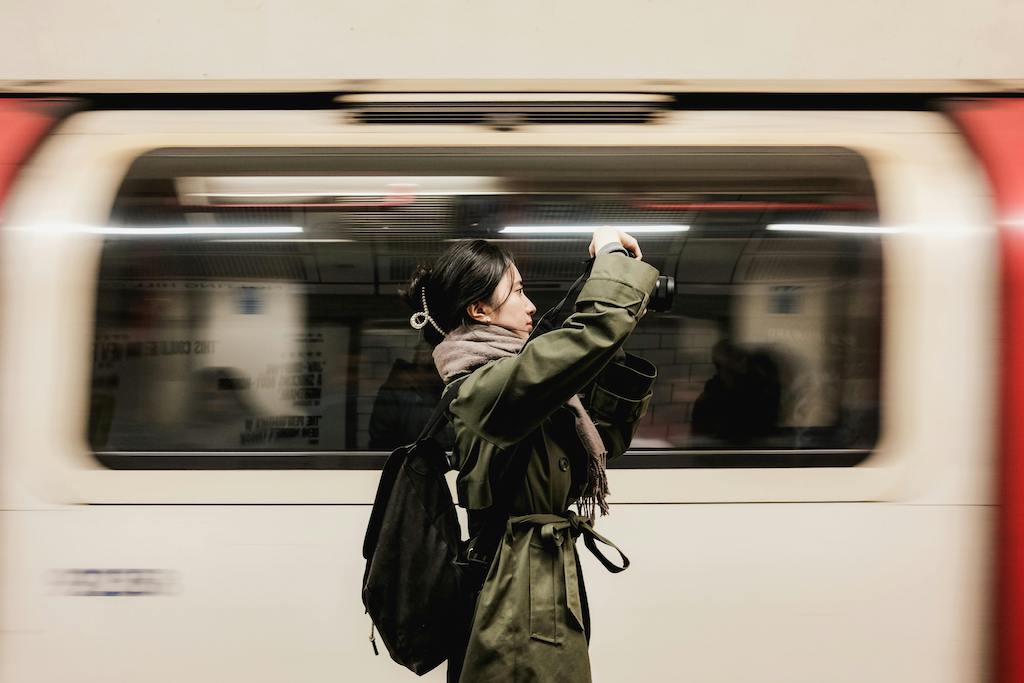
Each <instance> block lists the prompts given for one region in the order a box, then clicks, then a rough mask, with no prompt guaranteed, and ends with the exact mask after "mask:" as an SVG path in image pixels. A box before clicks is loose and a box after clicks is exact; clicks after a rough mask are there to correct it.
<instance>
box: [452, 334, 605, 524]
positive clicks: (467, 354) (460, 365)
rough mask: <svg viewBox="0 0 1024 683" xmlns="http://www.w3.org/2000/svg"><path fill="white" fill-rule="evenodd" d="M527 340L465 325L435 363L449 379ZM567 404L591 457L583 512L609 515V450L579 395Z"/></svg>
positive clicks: (581, 503) (514, 351)
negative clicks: (598, 512) (607, 470)
mask: <svg viewBox="0 0 1024 683" xmlns="http://www.w3.org/2000/svg"><path fill="white" fill-rule="evenodd" d="M523 343H524V340H523V338H522V337H520V336H519V335H518V334H516V333H515V332H513V331H511V330H507V329H505V328H503V327H498V326H497V325H482V324H472V325H462V326H461V327H457V328H455V329H454V330H452V331H451V332H449V333H448V335H447V336H446V337H445V339H444V341H442V342H441V343H440V344H438V345H437V347H435V348H434V365H435V366H436V367H437V371H438V372H439V373H441V379H443V380H444V381H445V382H448V381H449V380H450V379H452V378H454V377H456V376H457V375H460V374H463V373H466V372H471V371H473V370H475V369H476V368H478V367H480V366H481V365H483V364H484V363H488V362H490V361H492V360H495V359H498V358H505V357H507V356H514V355H515V354H517V353H519V351H520V349H522V348H523ZM566 406H568V408H569V409H570V410H571V411H572V412H573V414H574V415H575V417H576V433H577V434H579V437H580V440H581V441H582V442H583V447H584V448H585V449H586V451H587V455H588V456H589V461H588V462H589V464H588V467H587V483H586V485H585V486H584V487H583V493H582V495H581V496H580V500H579V502H578V503H577V507H578V508H579V511H580V514H581V515H582V516H584V517H587V518H589V519H590V520H591V521H593V520H594V518H595V516H596V512H597V510H600V511H601V515H606V514H608V501H607V496H608V475H607V472H606V471H605V470H606V467H607V461H608V449H607V448H605V445H604V442H603V441H601V435H600V434H599V433H598V431H597V427H595V426H594V423H593V421H592V420H591V419H590V416H589V415H588V414H587V410H586V408H584V407H583V403H582V401H580V397H579V396H575V395H574V396H573V397H572V398H570V399H569V400H568V401H567V402H566Z"/></svg>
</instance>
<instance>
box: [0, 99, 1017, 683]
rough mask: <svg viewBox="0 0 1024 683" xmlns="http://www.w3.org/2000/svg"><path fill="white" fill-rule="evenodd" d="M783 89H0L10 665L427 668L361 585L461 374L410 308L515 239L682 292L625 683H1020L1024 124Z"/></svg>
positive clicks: (530, 274) (657, 417)
mask: <svg viewBox="0 0 1024 683" xmlns="http://www.w3.org/2000/svg"><path fill="white" fill-rule="evenodd" d="M99 101H100V102H101V105H102V100H99ZM773 101H775V102H778V103H780V105H782V106H780V107H779V108H778V109H771V108H769V107H767V106H757V107H753V108H749V109H745V110H742V109H723V108H722V107H721V106H709V107H706V108H691V107H689V106H688V105H687V100H686V99H685V98H681V99H676V98H674V97H671V96H667V95H662V94H658V93H654V94H647V95H628V94H613V95H608V94H604V95H581V94H579V93H577V94H574V95H572V96H565V97H561V98H560V97H559V96H558V95H553V94H547V95H530V94H520V95H516V94H508V95H503V96H495V95H484V94H478V95H475V96H473V95H465V94H463V95H460V96H459V97H455V96H447V97H446V96H444V95H434V96H429V97H425V96H417V97H412V96H409V97H405V96H402V95H391V96H383V95H378V96H370V95H362V96H350V97H348V98H342V99H341V101H340V103H339V104H338V105H337V106H336V107H329V108H327V107H325V108H323V109H316V108H313V109H309V108H305V109H293V108H290V107H289V100H288V98H286V97H283V98H280V99H278V100H275V101H274V102H275V107H274V108H262V109H249V108H239V109H233V110H224V109H219V108H218V107H219V106H220V105H219V104H214V105H204V104H203V100H202V99H201V98H197V99H195V105H196V106H194V107H192V108H186V109H182V108H181V107H175V108H174V110H172V109H162V108H161V107H160V105H159V102H158V103H157V104H153V102H152V101H150V100H147V101H146V102H145V103H138V104H137V105H133V104H132V102H131V100H130V98H128V99H124V98H122V100H119V101H118V102H119V103H118V104H117V105H116V106H115V105H110V104H107V105H102V106H96V104H95V101H93V104H92V105H90V100H79V101H72V102H67V101H55V100H46V99H41V98H32V97H12V98H7V99H0V130H2V131H4V132H3V135H2V136H0V155H3V156H2V158H3V159H4V160H5V161H4V163H5V164H7V166H6V167H5V168H7V169H9V170H10V172H9V173H7V180H4V176H2V175H0V210H2V220H3V228H2V235H0V260H2V263H0V276H2V282H3V285H2V289H0V401H2V405H3V408H2V427H0V457H2V459H0V493H2V503H3V505H2V508H3V513H2V527H0V532H2V535H0V544H2V553H0V557H2V572H0V581H2V584H0V617H2V625H3V631H2V648H3V651H2V660H0V661H2V663H0V673H2V679H3V680H4V681H17V682H18V683H22V682H25V681H46V682H50V681H66V680H89V681H92V680H96V681H100V680H103V681H109V680H140V681H141V680H146V681H176V680H182V679H186V678H187V679H188V680H197V681H198V680H209V681H224V680H246V681H282V680H303V681H305V680H310V681H312V680H331V679H336V680H360V681H364V680H365V681H371V680H372V681H400V680H406V679H408V674H406V672H404V671H403V670H401V669H399V668H398V667H396V666H393V665H392V664H391V663H390V662H388V661H387V660H386V658H383V657H381V658H374V657H373V656H372V655H371V654H370V650H369V646H368V644H367V642H366V632H367V630H368V626H369V623H368V621H367V620H365V619H364V618H362V609H361V606H360V603H359V595H358V585H359V576H360V573H361V571H362V563H361V557H360V554H359V548H360V538H361V533H362V530H363V528H364V525H365V520H366V517H367V514H368V512H369V504H370V502H371V500H372V496H373V493H374V489H375V483H376V477H377V473H376V468H377V467H379V466H380V464H381V463H382V461H383V457H384V455H385V454H386V452H387V451H389V450H390V449H392V448H393V447H394V446H396V445H398V444H401V443H405V442H408V441H410V440H411V438H412V437H413V436H414V435H415V433H416V432H417V431H418V429H419V427H420V426H421V425H422V422H423V420H425V418H426V416H427V415H428V414H429V412H430V410H431V408H432V407H433V403H434V401H436V399H437V397H438V396H439V394H440V391H441V388H442V385H441V383H440V379H439V378H438V377H437V374H436V372H435V371H434V369H433V364H432V361H431V359H430V354H429V348H428V347H427V346H426V345H425V344H424V343H423V342H421V341H420V339H419V336H418V333H417V332H416V331H414V330H413V329H411V328H410V327H409V325H408V317H409V315H410V313H411V311H409V310H408V309H407V308H405V307H404V305H403V304H402V303H401V302H400V301H399V299H398V297H397V296H396V290H397V288H398V287H399V286H400V285H401V284H402V283H403V282H406V281H407V280H408V277H409V275H410V273H411V272H412V269H413V268H414V266H415V265H416V264H417V262H420V261H425V260H428V259H430V258H431V257H433V256H434V255H436V254H437V253H439V252H440V251H441V250H442V249H443V248H444V247H445V245H446V244H447V243H448V242H449V241H451V240H454V239H459V238H465V237H484V238H487V239H494V240H500V241H501V242H502V243H504V244H506V245H507V246H508V247H509V249H510V250H511V251H512V252H513V253H514V254H515V255H516V258H517V262H518V265H519V267H520V269H521V271H522V273H523V276H524V280H525V282H526V288H527V290H528V291H529V293H530V296H531V298H533V299H534V301H535V302H536V303H537V306H538V308H540V309H541V310H543V309H544V308H546V307H547V306H548V305H550V304H552V303H554V302H555V301H557V300H558V299H559V298H560V297H561V296H562V294H563V293H564V291H565V288H566V286H567V285H568V284H569V283H571V281H572V280H573V279H574V278H575V277H576V276H577V275H578V272H579V270H580V268H581V260H582V257H583V256H585V252H586V245H587V242H588V240H589V232H590V231H591V230H592V229H593V228H594V227H595V226H598V225H615V226H620V227H622V228H623V229H625V230H627V231H628V232H631V233H633V234H634V235H635V236H636V237H637V238H638V239H639V240H640V243H641V245H642V246H643V250H644V255H645V260H648V261H649V262H651V263H653V264H654V265H655V266H656V267H658V268H659V269H660V270H661V272H662V273H663V274H667V275H673V276H674V277H675V280H676V283H677V284H676V286H677V290H676V295H675V302H674V305H673V307H672V309H671V310H670V311H667V312H664V313H657V314H650V315H648V316H647V317H646V318H645V319H644V320H643V321H642V322H641V324H640V326H639V327H638V329H637V332H636V333H635V334H634V335H633V336H632V337H631V338H630V340H629V342H628V344H627V349H628V350H630V351H632V352H634V353H637V354H639V355H642V356H645V357H647V358H649V359H650V360H652V361H653V362H654V363H655V364H656V365H657V366H658V368H659V378H658V381H657V384H656V388H655V393H654V397H653V400H652V402H651V405H650V410H649V412H648V415H647V417H646V418H645V419H644V421H643V422H642V424H641V425H640V427H639V430H638V432H637V434H636V437H635V439H634V442H633V448H632V449H631V450H630V452H629V453H627V454H626V455H625V456H623V457H622V458H621V459H620V460H619V461H618V462H616V463H615V469H614V471H613V472H612V473H611V488H612V500H613V510H612V515H611V516H610V517H608V518H605V519H602V520H601V528H602V530H603V531H604V532H606V533H607V534H608V535H609V536H610V537H612V538H614V539H615V540H616V541H618V542H619V543H620V544H621V545H622V546H623V548H624V550H625V551H626V552H627V553H628V554H629V555H630V556H631V558H632V560H633V567H632V568H631V569H630V570H629V571H628V572H626V573H625V574H622V575H620V576H616V577H609V576H606V575H604V573H603V572H598V571H591V572H590V574H589V576H588V578H589V579H590V581H591V585H592V590H591V593H592V596H591V600H592V602H593V609H594V612H595V624H596V630H595V634H594V639H593V644H592V645H593V646H592V659H593V661H594V671H595V676H596V680H598V681H623V680H629V679H641V680H693V681H704V682H710V681H723V682H724V681H753V680H771V681H787V682H795V681H805V682H808V683H812V682H813V683H820V682H821V681H836V682H838V681H849V682H858V683H859V682H862V681H868V680H870V681H908V680H915V681H929V682H930V683H937V682H940V681H949V682H953V681H965V680H979V679H982V678H984V677H986V676H987V675H988V674H990V673H992V672H993V671H996V670H997V667H996V665H995V664H994V662H995V661H996V660H995V659H994V658H995V657H996V654H995V653H998V652H1002V653H1004V654H1003V655H1002V657H1003V658H1002V659H1000V660H999V662H1000V665H999V667H1001V668H998V671H999V672H1000V673H1001V675H1003V679H1004V680H1020V679H1017V678H1013V676H1014V675H1018V674H1019V672H1020V669H1017V668H1015V667H1019V666H1020V663H1019V662H1017V660H1016V659H1015V655H1013V650H1014V647H1013V646H1014V643H1016V641H1015V640H1014V638H1015V637H1019V636H1018V635H1016V634H1017V631H1016V630H1015V629H1016V624H1017V623H1018V622H1017V619H1018V617H1017V616H1016V614H1017V612H1018V611H1019V610H1016V609H1015V607H1016V603H1015V601H1016V600H1018V597H1017V590H1018V588H1017V587H1018V585H1019V579H1018V572H1019V571H1020V569H1021V568H1020V567H1018V566H1017V565H1015V564H1014V563H1013V557H1015V555H1014V554H1015V553H1017V552H1019V551H1020V546H1019V544H1017V543H1016V541H1015V540H1014V539H1015V538H1016V534H1017V533H1019V532H1020V531H1021V529H1020V528H1019V527H1017V526H1014V522H1013V520H1012V519H1011V520H1010V522H1009V523H1008V525H1004V526H1000V525H999V523H998V515H997V514H996V510H998V509H1002V510H1003V511H1004V512H1005V513H1006V514H1007V515H1008V517H1012V516H1013V513H1014V508H1013V507H1012V499H1013V495H1012V494H1013V493H1014V492H1019V484H1016V483H1015V480H1014V477H1015V476H1017V473H1016V471H1015V470H1014V469H1013V467H1012V464H1013V462H1015V457H1016V456H1015V454H1016V453H1017V449H1018V448H1019V447H1020V444H1018V443H1017V440H1018V436H1017V432H1016V431H1014V430H1015V429H1016V428H1015V427H1014V426H1013V425H1014V419H1015V415H1014V411H1015V410H1016V404H1014V403H1007V399H1006V398H1004V397H1007V396H1010V397H1012V396H1015V395H1016V394H1015V392H1017V391H1020V388H1019V387H1024V381H1022V377H1019V376H1018V375H1020V374H1021V373H1020V372H1019V370H1018V368H1020V367H1021V366H1020V361H1019V359H1018V357H1017V354H1019V353H1020V352H1019V351H1016V350H1015V348H1016V345H1019V344H1020V342H1021V337H1020V334H1021V333H1020V331H1018V330H1017V328H1016V327H1015V326H1014V325H1011V324H1010V323H1011V322H1012V321H1013V320H1014V319H1015V318H1014V316H1013V315H1012V313H1013V312H1014V310H1015V309H1014V306H1019V305H1020V304H1019V302H1020V300H1021V299H1020V298H1019V293H1017V291H1016V289H1015V284H1014V283H1015V282H1016V280H1015V279H1014V278H1019V277H1020V274H1021V273H1024V251H1021V249H1020V247H1019V246H1018V245H1017V242H1018V241H1019V238H1018V237H1016V236H1015V235H1016V233H1015V231H1018V230H1019V229H1020V215H1024V212H1022V213H1021V214H1020V215H1018V216H1017V218H1016V219H1012V218H1011V220H1009V221H1004V220H1003V219H1004V218H1005V215H1006V211H1007V207H1012V206H1014V204H1013V203H1012V202H1014V201H1016V202H1018V208H1020V206H1019V203H1020V202H1021V197H1022V196H1024V188H1022V184H1024V162H1022V161H1021V160H1022V159H1024V106H1022V103H1021V101H1020V100H1019V99H1015V98H1012V97H1002V98H988V99H986V98H981V99H972V100H969V101H968V100H964V101H954V100H950V99H947V100H943V99H936V100H929V99H927V98H921V99H920V100H915V106H912V107H908V108H907V109H906V110H900V109H899V108H897V107H890V108H877V109H873V110H872V109H868V110H865V107H864V106H863V105H861V104H857V102H856V100H850V99H846V100H843V102H845V103H846V104H840V105H838V106H837V108H835V109H832V110H830V109H829V108H828V105H829V103H830V100H829V99H828V98H827V97H824V98H822V99H821V103H822V104H821V106H820V107H818V108H813V109H809V108H807V107H806V106H802V107H799V108H792V109H787V108H786V107H785V98H777V99H776V100H773ZM851 101H852V102H853V103H854V105H855V108H856V109H858V110H856V111H854V110H850V109H849V108H846V109H844V108H843V107H845V106H846V105H848V104H849V103H850V102H851ZM325 102H327V103H328V104H330V100H329V99H326V100H325ZM1014 136H1015V137H1014ZM993 195H994V196H995V202H993ZM1015 198H1016V199H1015ZM1013 220H1016V221H1017V222H1016V223H1013ZM1001 221H1003V222H1001ZM1000 235H1003V239H1002V240H1000ZM1000 269H1001V270H1000ZM1000 272H1002V274H1003V281H1004V282H1005V283H1006V287H1005V288H1004V289H1003V290H1001V289H1000ZM1016 286H1019V285H1016ZM1001 292H1002V294H1001ZM1001 297H1002V298H1001ZM1001 301H1002V305H1000V302H1001ZM1001 380H1005V381H1001ZM1001 407H1003V408H1005V409H1006V412H1005V413H1002V412H1001ZM1000 462H1005V463H1009V464H1010V465H1011V467H1010V468H1009V469H1007V470H1006V471H1005V473H1004V476H1003V477H1002V478H1001V479H1000V478H997V477H996V476H995V472H996V470H997V467H996V466H997V464H998V463H1000ZM997 481H999V482H1001V483H1002V484H1003V486H1002V490H1003V492H1002V493H1001V494H999V493H997V491H998V488H997V486H996V484H997ZM1015 487H1016V488H1015ZM1000 495H1002V496H1003V502H1009V505H1004V506H1003V507H1002V508H999V507H997V503H999V502H1000ZM998 529H1002V530H1003V531H1004V532H1005V533H1004V535H1003V536H1001V537H997V535H996V532H997V530H998ZM997 538H998V539H1001V540H997ZM998 556H1002V557H1004V558H1008V560H1007V562H1006V563H1005V564H1004V565H1002V566H1003V571H1002V573H1001V574H1000V573H999V572H997V564H996V562H995V558H996V557H998ZM583 561H584V564H585V565H588V567H587V568H589V558H584V560H583ZM997 574H998V575H999V576H1001V577H1002V578H1001V579H1000V581H999V582H996V581H995V580H994V579H995V577H996V576H997ZM997 605H999V606H1000V609H996V606H997ZM998 615H1001V618H1002V620H1001V621H1000V622H999V623H1000V624H1001V625H1002V626H1001V627H1000V628H999V629H996V628H995V624H996V617H997V616H998ZM1007 653H1008V654H1007ZM1015 672H1016V673H1015ZM442 677H443V674H442V673H441V672H436V673H434V674H431V675H430V676H429V677H428V678H430V679H432V680H433V679H436V680H441V678H442Z"/></svg>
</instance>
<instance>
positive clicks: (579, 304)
mask: <svg viewBox="0 0 1024 683" xmlns="http://www.w3.org/2000/svg"><path fill="white" fill-rule="evenodd" d="M657 278H658V271H657V270H656V269H655V268H654V267H652V266H650V265H649V264H647V263H643V262H642V261H636V260H634V259H631V258H627V257H624V256H622V255H620V254H599V255H598V256H597V258H596V259H595V260H594V267H593V269H592V270H591V273H590V277H589V278H588V279H587V282H586V283H585V284H584V285H583V289H582V290H581V291H580V294H579V296H578V297H577V299H576V310H575V312H574V313H573V314H572V315H570V316H569V317H568V318H567V319H566V320H565V322H564V323H563V325H562V327H560V328H559V329H557V330H553V331H551V332H548V333H546V334H543V335H540V336H538V337H536V338H535V339H533V340H532V341H531V342H530V343H529V344H527V345H526V346H525V347H524V348H523V351H522V352H521V353H519V354H517V355H515V356H510V357H508V358H502V359H500V360H497V361H494V362H492V363H490V364H488V365H485V366H484V367H482V368H480V369H479V370H477V371H476V372H474V373H473V375H471V376H470V377H469V379H467V380H466V382H465V384H464V385H463V386H462V387H461V388H460V390H459V396H458V398H456V399H455V401H453V402H452V406H451V411H452V413H453V414H455V415H456V416H458V418H459V419H460V420H461V421H462V422H463V423H464V424H465V425H466V426H467V427H469V428H470V429H472V430H473V431H475V432H477V433H478V434H479V435H480V436H482V437H484V438H485V439H487V440H488V441H491V442H492V443H494V444H496V445H498V446H501V447H507V446H511V445H512V444H514V443H516V442H518V441H519V440H521V439H522V438H523V437H525V436H527V435H528V434H530V433H531V432H533V431H534V430H535V429H536V428H537V427H538V426H539V425H540V424H541V422H543V421H544V420H545V419H546V418H547V417H548V416H550V415H551V413H553V412H554V411H555V410H556V409H558V407H559V406H561V405H562V404H564V403H565V402H566V401H568V400H569V398H570V397H572V396H573V394H577V393H579V392H581V391H582V390H583V389H584V388H585V387H587V386H588V385H590V384H591V383H592V382H594V380H595V379H596V378H597V377H598V375H600V374H601V372H602V371H603V370H604V369H605V366H607V365H608V362H609V361H610V360H612V358H613V357H614V356H615V355H616V353H617V352H618V351H619V349H620V347H621V346H622V344H623V342H625V340H626V338H627V337H628V336H629V334H630V333H631V332H632V331H633V328H634V327H635V326H636V322H637V319H638V317H639V315H640V313H641V312H642V311H643V310H644V308H645V307H646V306H647V302H648V299H649V298H650V292H651V290H652V289H654V285H655V282H656V281H657Z"/></svg>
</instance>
